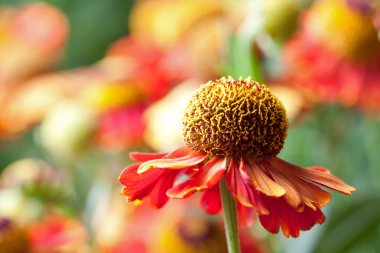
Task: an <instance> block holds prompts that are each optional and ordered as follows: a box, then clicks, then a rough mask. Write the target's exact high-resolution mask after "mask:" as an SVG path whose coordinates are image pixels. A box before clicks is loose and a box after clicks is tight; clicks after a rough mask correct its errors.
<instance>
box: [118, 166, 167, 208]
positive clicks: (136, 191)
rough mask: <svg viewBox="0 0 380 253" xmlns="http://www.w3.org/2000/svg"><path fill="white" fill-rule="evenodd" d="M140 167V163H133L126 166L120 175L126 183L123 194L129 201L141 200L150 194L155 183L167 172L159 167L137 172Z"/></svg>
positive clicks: (120, 178)
mask: <svg viewBox="0 0 380 253" xmlns="http://www.w3.org/2000/svg"><path fill="white" fill-rule="evenodd" d="M138 168H139V164H138V163H135V164H132V165H130V166H128V167H127V168H125V169H124V170H123V171H122V172H121V174H120V176H119V181H120V183H121V184H123V185H124V188H123V189H122V194H123V195H124V196H126V197H127V199H128V201H134V200H137V199H138V200H141V199H143V198H144V197H146V196H147V195H149V193H150V191H151V189H152V187H153V186H154V184H155V183H156V182H157V180H158V179H159V178H160V177H161V176H162V175H163V174H164V173H165V170H160V169H157V170H151V171H148V172H147V173H144V174H137V170H138Z"/></svg>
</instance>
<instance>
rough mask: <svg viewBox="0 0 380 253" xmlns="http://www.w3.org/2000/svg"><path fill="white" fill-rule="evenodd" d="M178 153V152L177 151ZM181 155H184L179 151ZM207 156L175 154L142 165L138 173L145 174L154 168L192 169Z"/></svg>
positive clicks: (201, 154)
mask: <svg viewBox="0 0 380 253" xmlns="http://www.w3.org/2000/svg"><path fill="white" fill-rule="evenodd" d="M175 152H177V151H175ZM178 152H179V153H183V152H182V151H178ZM173 156H174V158H171V157H173ZM206 157H207V155H206V154H203V153H199V152H198V153H193V152H192V153H189V154H187V155H185V156H181V157H176V154H175V153H170V154H168V155H167V156H165V157H164V158H161V159H155V160H150V161H146V162H144V163H142V164H141V165H140V167H139V169H138V171H137V172H138V173H139V174H141V173H144V172H146V171H148V170H150V169H152V168H156V169H174V170H180V169H185V168H191V167H194V166H197V165H198V164H200V163H201V162H202V161H203V160H204V159H205V158H206Z"/></svg>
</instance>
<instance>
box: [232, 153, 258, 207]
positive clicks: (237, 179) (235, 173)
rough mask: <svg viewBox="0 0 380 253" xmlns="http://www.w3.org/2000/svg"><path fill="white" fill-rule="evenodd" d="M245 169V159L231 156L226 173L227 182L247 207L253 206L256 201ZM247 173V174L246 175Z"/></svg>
mask: <svg viewBox="0 0 380 253" xmlns="http://www.w3.org/2000/svg"><path fill="white" fill-rule="evenodd" d="M243 170H244V161H243V160H238V159H236V158H234V157H231V161H230V166H229V167H228V171H227V173H226V183H227V186H228V188H229V189H230V191H231V193H232V195H233V196H234V197H235V199H236V200H237V201H238V202H239V203H241V204H242V205H244V206H246V207H252V204H253V202H254V200H253V196H252V189H251V187H250V186H249V185H248V180H249V179H248V178H247V176H246V174H245V172H244V171H243ZM244 175H245V176H244Z"/></svg>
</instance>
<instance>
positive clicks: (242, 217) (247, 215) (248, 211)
mask: <svg viewBox="0 0 380 253" xmlns="http://www.w3.org/2000/svg"><path fill="white" fill-rule="evenodd" d="M236 209H237V213H238V216H237V218H238V223H239V226H240V227H250V226H251V225H252V224H253V221H254V218H255V209H254V208H252V207H246V206H243V205H242V204H240V203H237V204H236Z"/></svg>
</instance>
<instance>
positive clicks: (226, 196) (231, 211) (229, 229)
mask: <svg viewBox="0 0 380 253" xmlns="http://www.w3.org/2000/svg"><path fill="white" fill-rule="evenodd" d="M219 188H220V195H221V198H222V208H223V214H224V227H225V230H226V239H227V247H228V252H229V253H240V244H239V232H238V227H237V220H236V204H235V201H234V199H233V197H232V196H231V194H230V191H229V189H228V187H227V184H226V179H225V178H223V179H222V180H221V181H220V183H219Z"/></svg>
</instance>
